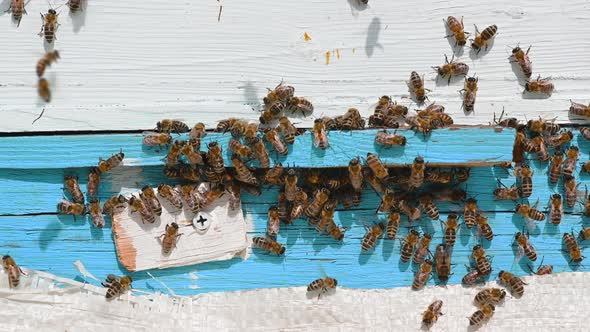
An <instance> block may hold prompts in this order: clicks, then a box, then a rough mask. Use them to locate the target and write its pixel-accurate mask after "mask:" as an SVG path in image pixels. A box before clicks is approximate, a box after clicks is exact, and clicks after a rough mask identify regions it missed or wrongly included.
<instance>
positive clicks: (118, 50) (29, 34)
mask: <svg viewBox="0 0 590 332" xmlns="http://www.w3.org/2000/svg"><path fill="white" fill-rule="evenodd" d="M353 3H354V1H352V0H350V1H341V2H338V3H334V2H333V1H329V0H313V1H304V2H297V3H285V2H283V3H276V1H271V0H246V1H240V2H239V3H231V4H225V6H224V10H223V15H222V17H221V21H220V22H218V21H217V17H218V12H219V4H218V2H215V1H211V2H210V3H208V4H205V5H203V4H202V3H191V2H189V3H186V2H178V3H168V4H166V6H165V7H162V4H161V3H159V2H153V3H145V2H144V1H140V0H130V1H128V2H127V4H126V5H125V6H121V4H120V1H115V0H104V1H100V2H99V3H91V4H89V5H88V8H87V9H86V10H84V11H83V12H82V13H81V14H79V16H68V15H61V16H60V23H61V27H60V29H59V31H58V33H57V41H56V42H55V43H54V45H53V46H54V47H55V49H58V50H59V51H61V55H62V59H61V60H60V61H59V62H58V63H57V64H54V65H52V67H51V68H50V69H48V71H47V73H46V75H45V76H46V77H47V78H48V80H49V81H50V84H51V86H52V92H53V101H52V103H51V104H49V105H48V106H47V109H46V112H45V115H44V116H43V118H41V119H40V120H39V121H38V122H36V123H35V124H34V125H32V124H31V122H32V121H33V120H34V119H35V118H36V117H37V116H38V115H39V114H40V113H41V110H42V109H43V107H45V105H44V103H42V102H40V100H39V99H38V98H37V96H36V89H35V88H34V86H35V83H36V77H35V75H34V73H33V71H34V65H35V63H36V62H37V61H38V59H39V58H40V57H41V56H42V55H43V53H44V51H45V48H46V49H49V45H43V42H42V40H41V39H40V38H38V37H37V36H36V35H35V34H36V33H37V32H38V31H39V27H40V24H41V22H40V20H39V17H38V16H37V17H35V16H34V15H29V16H24V17H23V19H22V21H21V24H20V26H19V27H18V28H17V27H16V25H12V26H11V25H10V15H3V17H2V23H3V24H4V25H5V27H6V28H5V29H2V30H1V31H0V40H2V41H4V43H5V44H6V45H11V47H4V48H3V49H2V50H1V51H0V52H1V53H0V55H1V58H2V59H6V61H4V62H3V63H2V64H0V72H2V73H3V75H2V77H1V78H0V95H1V96H2V98H1V99H0V111H2V114H3V119H4V121H2V123H1V124H0V131H35V130H80V129H94V130H97V129H138V128H151V127H153V126H154V124H155V122H156V121H157V120H159V119H160V118H162V117H163V116H164V115H165V116H166V117H172V118H180V119H184V120H186V121H188V122H192V123H194V122H197V121H202V122H205V123H206V124H208V125H212V124H213V123H214V122H215V121H217V120H219V118H220V117H229V116H238V117H244V118H248V119H255V118H257V117H258V114H257V112H254V111H252V107H258V104H259V103H260V101H261V99H262V97H263V96H264V94H265V92H266V88H267V87H270V88H272V87H274V86H275V85H276V84H277V83H278V82H279V81H280V80H281V79H284V80H285V81H286V82H287V83H289V84H292V85H294V86H295V87H296V92H297V94H298V95H300V96H305V97H307V98H309V99H310V100H311V101H312V102H313V103H314V105H315V108H316V113H317V114H318V115H321V114H323V115H335V114H341V113H343V112H344V111H345V110H346V109H347V108H348V107H357V108H359V109H360V110H361V112H362V113H363V115H365V116H368V115H369V107H370V105H372V104H374V103H375V102H376V101H377V98H378V97H379V96H381V95H392V96H393V97H394V98H395V99H397V100H399V101H401V102H402V103H403V104H406V105H410V99H408V98H407V96H408V95H409V93H408V88H407V86H406V84H405V82H404V81H405V80H407V79H408V78H409V74H410V72H411V71H412V70H416V71H418V72H419V73H424V74H426V77H425V78H426V87H427V88H429V89H432V90H433V91H432V92H431V93H430V99H431V100H436V101H437V102H439V103H442V104H444V105H445V106H447V109H448V110H449V112H451V114H452V115H453V116H454V117H455V119H456V123H462V124H469V123H478V124H481V123H488V122H489V121H491V119H492V117H493V113H494V112H496V113H499V112H500V111H501V109H502V107H503V106H505V107H506V110H507V111H508V112H509V114H510V115H511V116H517V117H519V118H521V119H524V117H525V116H526V117H528V118H529V119H530V118H534V117H536V116H538V115H541V116H543V117H546V118H553V117H557V121H559V122H570V121H572V120H570V119H569V117H568V115H567V112H566V110H567V108H568V107H569V99H575V100H579V101H581V102H584V103H587V102H588V101H589V100H590V91H589V90H588V89H587V88H585V87H587V86H588V83H589V80H590V67H588V66H587V57H586V54H585V53H584V52H583V51H581V50H585V49H588V48H589V47H590V41H589V40H588V39H587V38H585V37H586V35H587V29H586V21H587V19H588V17H589V16H588V13H587V11H586V7H585V6H586V3H585V2H584V1H581V0H576V1H566V0H559V1H554V2H552V3H551V5H548V6H538V2H537V1H533V0H525V1H522V2H519V3H518V4H514V2H513V1H508V0H500V1H494V2H488V3H478V5H477V6H473V4H472V2H470V1H467V0H458V1H454V2H453V6H455V7H454V8H460V10H457V9H453V10H449V7H448V6H447V5H440V4H439V3H434V2H423V3H420V4H419V5H418V7H417V6H416V5H415V4H414V3H409V2H408V3H393V2H388V1H381V2H379V1H378V2H374V3H373V2H371V4H370V6H369V7H368V8H366V9H358V8H357V7H356V6H355V5H354V4H353ZM8 4H9V1H3V2H2V6H3V8H0V9H1V11H2V12H3V11H4V10H6V6H7V5H8ZM47 9H48V6H47V4H46V3H45V2H39V1H32V2H31V3H30V4H28V5H27V10H28V12H29V13H38V12H44V13H45V12H46V11H47ZM417 9H418V10H417ZM294 12H297V13H298V15H297V17H294V15H292V14H293V13H294ZM448 15H455V16H458V17H459V16H464V22H465V29H466V30H467V31H469V32H471V33H472V36H473V32H474V28H473V25H474V24H477V25H478V27H479V28H480V29H483V28H484V27H485V26H487V25H491V24H497V25H498V28H499V33H498V35H497V36H496V38H495V41H494V45H493V47H492V48H491V49H490V50H489V52H488V53H487V54H484V53H485V52H482V53H481V54H480V55H479V57H476V56H475V54H473V53H470V52H469V49H468V48H465V49H464V52H463V54H461V56H460V58H459V59H460V60H461V61H464V62H466V63H467V64H468V65H469V66H470V67H471V71H470V73H472V74H474V73H477V75H478V76H479V77H480V80H479V83H480V90H479V92H478V97H477V104H476V111H475V113H471V114H464V113H463V111H462V110H461V107H460V106H461V105H460V103H461V102H460V96H459V93H458V92H457V90H459V89H460V88H461V82H460V80H459V82H457V81H455V82H453V83H452V84H451V85H450V86H448V85H447V84H446V82H443V81H442V80H439V82H438V83H437V82H436V81H435V80H436V76H435V74H434V72H433V71H432V69H431V66H436V65H440V64H441V63H442V62H443V60H444V58H443V55H444V54H445V53H446V54H448V55H449V56H450V55H451V53H452V49H451V46H452V45H453V44H454V42H453V40H452V39H445V38H444V36H445V35H446V34H447V31H446V29H445V25H444V23H443V21H442V19H443V18H446V17H447V16H448ZM268 17H278V18H287V17H288V18H289V24H284V19H278V20H268ZM548 18H550V19H548ZM122 22H134V24H121V23H122ZM153 22H158V24H153ZM260 22H265V23H264V26H263V27H261V25H260ZM539 22H543V24H539ZM565 31H567V33H564V32H565ZM304 32H307V33H308V34H309V35H310V36H311V41H309V42H306V41H305V40H304V38H303V34H304ZM146 36H149V38H148V39H149V42H148V43H146ZM519 42H520V44H521V46H522V47H528V45H531V44H532V45H533V47H532V49H531V52H530V57H531V60H532V62H533V71H534V75H535V76H536V75H537V74H541V75H542V76H552V77H553V82H554V83H555V85H556V89H557V91H556V92H555V93H554V94H553V96H551V98H549V99H527V98H523V97H522V95H521V92H522V86H521V84H522V83H523V82H522V81H519V80H518V79H517V76H516V75H515V73H514V71H517V69H514V67H512V66H511V64H510V63H509V62H508V59H507V57H508V55H509V49H508V48H507V47H506V45H510V46H514V45H516V44H518V43H519ZM153 45H158V46H159V48H158V52H157V53H154V52H153ZM575 50H580V51H579V52H576V51H575ZM326 52H330V54H331V61H330V64H328V65H327V64H326ZM413 106H414V105H412V107H411V108H413ZM300 121H301V125H302V126H308V127H309V126H310V124H311V121H312V119H309V118H308V119H302V120H300Z"/></svg>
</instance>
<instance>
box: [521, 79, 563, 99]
mask: <svg viewBox="0 0 590 332" xmlns="http://www.w3.org/2000/svg"><path fill="white" fill-rule="evenodd" d="M554 88H555V86H554V85H553V83H551V82H549V79H548V78H543V79H541V75H539V77H537V79H536V80H534V81H527V83H526V84H525V85H524V91H523V94H524V92H531V93H544V94H548V95H550V94H551V93H553V89H554Z"/></svg>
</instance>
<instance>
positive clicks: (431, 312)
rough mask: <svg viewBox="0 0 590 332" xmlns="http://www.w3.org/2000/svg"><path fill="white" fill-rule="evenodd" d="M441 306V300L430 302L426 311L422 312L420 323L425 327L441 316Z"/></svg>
mask: <svg viewBox="0 0 590 332" xmlns="http://www.w3.org/2000/svg"><path fill="white" fill-rule="evenodd" d="M442 306H443V302H442V301H441V300H436V301H434V302H432V303H431V304H430V305H429V306H428V309H426V311H424V312H423V313H422V324H424V326H425V327H426V328H430V327H431V326H432V325H434V323H436V321H437V320H438V317H439V316H442V312H441V308H442Z"/></svg>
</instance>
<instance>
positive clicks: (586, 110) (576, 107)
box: [570, 100, 590, 139]
mask: <svg viewBox="0 0 590 332" xmlns="http://www.w3.org/2000/svg"><path fill="white" fill-rule="evenodd" d="M570 102H571V103H572V105H571V106H570V114H573V115H579V116H586V117H588V116H590V104H588V106H586V105H584V104H580V103H575V102H573V101H571V100H570ZM583 130H584V132H582V131H583ZM588 130H589V129H588V128H582V129H580V132H581V133H582V135H583V136H584V138H586V139H588V138H587V137H590V133H589V132H588Z"/></svg>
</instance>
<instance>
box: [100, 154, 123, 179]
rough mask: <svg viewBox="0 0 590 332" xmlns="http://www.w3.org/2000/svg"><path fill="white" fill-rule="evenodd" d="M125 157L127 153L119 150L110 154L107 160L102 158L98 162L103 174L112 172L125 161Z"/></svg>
mask: <svg viewBox="0 0 590 332" xmlns="http://www.w3.org/2000/svg"><path fill="white" fill-rule="evenodd" d="M123 158H125V154H124V153H123V152H119V153H116V154H114V155H112V156H110V157H109V158H108V159H106V160H102V159H101V160H100V161H99V162H98V170H99V171H100V173H101V174H104V173H107V172H110V171H111V170H112V169H113V168H115V167H117V166H119V165H120V164H121V162H122V161H123Z"/></svg>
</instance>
